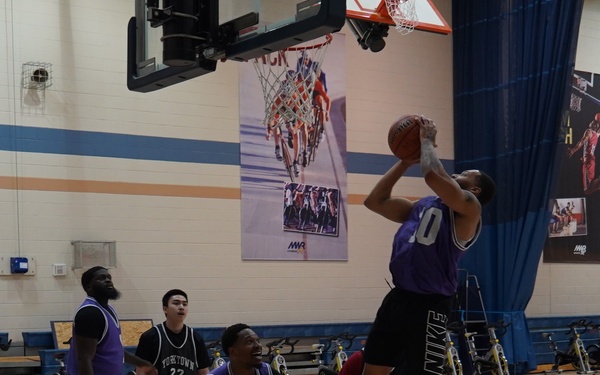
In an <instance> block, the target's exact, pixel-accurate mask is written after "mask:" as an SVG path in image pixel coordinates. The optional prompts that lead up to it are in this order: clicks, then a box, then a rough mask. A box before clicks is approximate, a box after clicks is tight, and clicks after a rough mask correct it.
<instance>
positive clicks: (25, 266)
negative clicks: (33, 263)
mask: <svg viewBox="0 0 600 375" xmlns="http://www.w3.org/2000/svg"><path fill="white" fill-rule="evenodd" d="M27 271H29V259H27V258H25V257H11V258H10V273H27Z"/></svg>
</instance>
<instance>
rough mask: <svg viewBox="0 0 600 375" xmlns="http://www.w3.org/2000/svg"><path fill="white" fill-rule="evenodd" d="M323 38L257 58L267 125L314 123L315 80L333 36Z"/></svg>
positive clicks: (255, 67)
mask: <svg viewBox="0 0 600 375" xmlns="http://www.w3.org/2000/svg"><path fill="white" fill-rule="evenodd" d="M324 39H325V40H324V41H322V42H321V43H318V44H311V45H307V46H303V45H299V46H294V47H290V48H286V49H283V50H280V51H276V52H272V53H270V54H268V55H264V56H262V57H258V58H256V59H254V61H253V63H254V69H255V70H256V73H257V74H258V78H259V80H260V84H261V86H262V90H263V96H264V99H265V118H264V120H263V122H264V124H265V125H267V126H271V127H272V126H274V125H275V124H276V123H277V122H278V121H285V122H296V121H303V122H305V123H311V122H312V120H313V119H312V117H313V108H312V98H313V97H312V95H313V90H314V87H315V80H316V79H318V78H319V76H320V74H321V66H322V64H323V58H324V57H325V52H326V51H327V46H328V45H329V44H330V43H331V40H332V39H333V37H332V36H331V35H326V36H325V37H324ZM311 43H314V41H313V42H311Z"/></svg>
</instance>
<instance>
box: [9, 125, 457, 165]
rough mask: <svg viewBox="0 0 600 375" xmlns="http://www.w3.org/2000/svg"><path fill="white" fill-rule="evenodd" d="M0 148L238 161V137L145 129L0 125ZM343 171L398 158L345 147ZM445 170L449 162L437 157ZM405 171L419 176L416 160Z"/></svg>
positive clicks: (73, 153) (392, 161)
mask: <svg viewBox="0 0 600 375" xmlns="http://www.w3.org/2000/svg"><path fill="white" fill-rule="evenodd" d="M0 150H4V151H20V152H33V153H45V154H59V155H80V156H97V157H108V158H123V159H139V160H158V161H172V162H183V163H205V164H225V165H240V145H239V143H231V142H218V141H205V140H194V139H179V138H166V137H153V136H146V135H132V134H118V133H103V132H90V131H80V130H64V129H48V128H39V127H30V126H13V125H0ZM347 159H348V173H357V174H373V175H382V174H384V173H385V172H386V171H387V170H388V169H389V168H390V167H391V166H392V165H393V164H394V163H395V162H396V161H397V160H398V159H396V158H395V157H394V156H392V155H381V154H371V153H360V152H348V153H347ZM442 164H443V165H444V167H445V168H446V170H447V171H452V170H453V168H454V162H453V161H452V160H442ZM406 175H407V176H411V177H420V175H421V173H420V170H419V168H418V166H415V167H412V168H410V169H409V170H408V172H407V174H406Z"/></svg>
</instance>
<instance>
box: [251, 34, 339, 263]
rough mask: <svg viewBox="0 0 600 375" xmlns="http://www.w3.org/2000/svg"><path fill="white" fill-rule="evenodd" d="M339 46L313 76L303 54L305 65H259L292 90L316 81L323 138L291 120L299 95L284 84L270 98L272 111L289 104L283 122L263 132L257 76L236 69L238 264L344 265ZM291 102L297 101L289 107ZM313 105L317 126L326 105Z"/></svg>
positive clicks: (291, 57) (300, 60) (278, 60)
mask: <svg viewBox="0 0 600 375" xmlns="http://www.w3.org/2000/svg"><path fill="white" fill-rule="evenodd" d="M344 46H345V42H344V35H342V34H339V33H337V34H334V35H333V40H332V41H331V43H330V45H329V46H328V47H327V51H326V55H325V58H324V61H323V63H322V64H321V65H320V67H318V68H317V69H315V67H316V64H313V63H312V62H311V60H310V59H309V58H308V57H310V54H311V53H314V52H315V51H312V50H307V51H306V53H307V54H308V57H307V55H305V54H292V53H288V54H287V56H285V55H282V54H271V56H270V57H269V58H266V59H264V60H262V61H263V62H264V63H266V64H281V66H283V67H285V69H286V70H287V72H289V77H292V78H294V80H292V79H290V80H289V81H291V82H294V81H295V79H297V78H298V77H300V76H304V75H306V74H309V75H310V74H314V76H315V77H318V80H319V82H320V85H322V88H321V90H324V91H325V92H326V96H327V97H328V98H329V102H330V110H329V114H328V116H326V115H325V116H323V118H324V119H325V121H324V127H323V129H324V131H323V133H322V134H317V133H314V136H311V131H312V129H316V128H318V126H317V127H314V123H313V122H312V121H311V123H303V122H301V121H300V122H299V121H298V119H297V117H296V113H297V112H298V107H300V106H299V105H298V104H297V103H296V102H294V100H296V99H297V98H298V97H301V96H302V94H303V92H302V90H301V91H300V92H297V94H298V95H296V96H293V94H290V92H292V93H293V92H294V90H295V89H297V88H296V87H295V86H289V87H288V85H290V82H289V81H284V79H285V77H282V78H281V80H278V81H277V84H276V85H274V91H275V94H274V95H273V96H274V97H275V98H281V99H276V100H281V101H280V102H277V103H288V102H289V106H288V107H289V108H287V109H282V110H281V115H280V116H277V118H276V119H273V120H271V121H272V122H271V125H272V129H273V130H272V131H268V129H270V127H268V126H267V125H266V124H265V122H269V120H268V119H267V120H266V121H265V112H266V106H265V99H264V93H263V88H262V87H261V81H260V80H259V78H258V73H257V69H255V66H254V65H253V62H252V61H249V62H245V63H240V130H241V135H240V155H241V156H240V157H241V160H240V165H241V191H242V199H241V204H242V206H241V222H242V230H241V235H242V238H241V243H242V259H244V260H297V261H301V260H347V259H348V239H347V229H348V224H347V188H346V172H347V164H346V113H345V111H346V86H345V78H346V69H345V61H344V57H345V56H346V54H345V51H344ZM298 56H300V57H298ZM263 70H264V69H263ZM266 71H267V72H268V71H269V69H266ZM313 71H314V72H313ZM311 72H312V73H311ZM313 96H314V95H313ZM291 97H293V98H295V99H294V100H292V99H289V98H291ZM305 99H306V98H305ZM308 100H311V99H310V98H308ZM315 100H316V101H315ZM317 101H318V102H317ZM311 102H313V103H314V104H315V106H314V107H312V108H314V110H315V112H314V115H313V116H311V117H312V118H316V116H318V114H317V112H318V111H319V108H323V107H325V106H326V101H325V100H324V99H323V97H322V96H321V97H319V98H315V99H313V100H311ZM294 103H296V104H294ZM270 105H272V104H269V106H270ZM278 105H279V104H278ZM323 109H324V108H323ZM310 111H311V112H312V111H313V109H310ZM321 113H322V112H321ZM315 137H316V138H315ZM317 138H318V141H315V140H316V139H317ZM282 143H285V144H282ZM315 145H316V146H315ZM286 153H287V155H289V159H286V156H287V155H286ZM309 157H310V159H308V158H309ZM287 160H291V161H296V162H297V163H296V165H295V166H293V165H290V164H289V163H287V164H286V161H287ZM296 168H297V173H295V172H296V171H295V170H294V169H296Z"/></svg>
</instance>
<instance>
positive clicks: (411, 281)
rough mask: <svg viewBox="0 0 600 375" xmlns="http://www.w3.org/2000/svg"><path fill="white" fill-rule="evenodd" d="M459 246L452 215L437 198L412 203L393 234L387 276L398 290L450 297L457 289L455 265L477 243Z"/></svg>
mask: <svg viewBox="0 0 600 375" xmlns="http://www.w3.org/2000/svg"><path fill="white" fill-rule="evenodd" d="M480 231H481V224H479V226H478V227H477V232H476V233H475V236H474V237H473V239H471V240H470V241H469V242H468V243H467V244H465V245H461V244H460V243H459V241H458V240H457V238H456V232H455V228H454V213H453V212H452V210H450V208H449V207H448V206H446V205H445V204H444V203H443V202H442V200H441V199H440V198H439V197H435V196H431V197H425V198H423V199H421V200H419V201H418V202H416V203H415V205H414V207H413V209H412V211H411V212H410V215H409V217H408V219H407V220H406V221H405V222H404V224H402V226H401V227H400V228H399V229H398V231H397V232H396V235H395V236H394V244H393V250H392V257H391V260H390V272H391V273H392V277H393V281H394V285H395V286H396V287H397V288H400V289H403V290H407V291H411V292H415V293H421V294H441V295H444V296H451V295H453V294H454V293H455V292H456V288H457V272H458V270H457V267H458V266H457V263H458V261H459V259H460V258H461V257H462V256H463V255H464V254H465V251H466V250H467V249H468V248H469V247H470V246H471V245H472V244H473V243H474V242H475V240H477V237H478V236H479V233H480Z"/></svg>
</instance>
